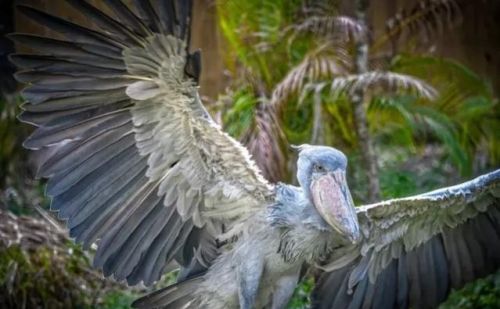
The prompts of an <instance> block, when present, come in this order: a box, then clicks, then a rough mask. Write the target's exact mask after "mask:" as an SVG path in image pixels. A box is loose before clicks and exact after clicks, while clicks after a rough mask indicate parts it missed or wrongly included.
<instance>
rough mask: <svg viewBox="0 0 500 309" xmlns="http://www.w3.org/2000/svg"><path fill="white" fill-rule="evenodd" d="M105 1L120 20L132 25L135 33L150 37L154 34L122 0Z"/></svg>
mask: <svg viewBox="0 0 500 309" xmlns="http://www.w3.org/2000/svg"><path fill="white" fill-rule="evenodd" d="M104 2H105V3H106V5H107V6H108V7H109V8H110V10H111V11H112V12H113V13H114V14H115V16H116V17H117V18H118V19H119V21H120V22H121V23H123V24H127V25H128V26H130V27H131V29H132V30H133V31H134V32H135V33H137V34H138V35H140V36H142V37H148V36H150V35H151V34H152V33H151V30H150V29H148V28H147V27H146V25H144V23H143V22H142V21H141V20H140V19H139V18H138V17H137V16H136V15H135V14H134V13H133V12H132V11H130V10H129V8H128V7H127V6H126V5H125V4H123V2H122V1H121V0H104Z"/></svg>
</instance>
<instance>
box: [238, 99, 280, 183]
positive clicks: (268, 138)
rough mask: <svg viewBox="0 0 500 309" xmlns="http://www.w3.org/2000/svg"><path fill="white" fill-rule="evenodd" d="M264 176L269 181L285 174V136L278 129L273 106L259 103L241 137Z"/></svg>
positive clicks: (276, 180)
mask: <svg viewBox="0 0 500 309" xmlns="http://www.w3.org/2000/svg"><path fill="white" fill-rule="evenodd" d="M242 142H243V144H244V145H245V146H246V147H247V148H248V150H249V151H250V153H251V154H252V157H253V159H254V160H255V161H256V163H257V165H258V166H259V168H260V169H261V170H262V172H263V174H264V176H265V177H266V178H267V179H268V180H269V181H271V182H278V181H284V180H285V179H286V176H287V166H286V162H287V161H288V160H287V158H286V152H285V151H284V149H285V137H284V134H283V132H282V131H281V129H280V126H279V124H278V120H277V117H276V112H275V108H274V106H272V105H271V104H269V103H260V104H259V105H258V107H257V109H256V114H255V118H254V125H253V127H252V128H251V130H249V131H247V133H246V134H245V136H244V137H243V138H242Z"/></svg>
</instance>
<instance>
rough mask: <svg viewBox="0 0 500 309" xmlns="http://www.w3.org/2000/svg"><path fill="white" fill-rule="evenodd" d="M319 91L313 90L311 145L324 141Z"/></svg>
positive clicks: (320, 143)
mask: <svg viewBox="0 0 500 309" xmlns="http://www.w3.org/2000/svg"><path fill="white" fill-rule="evenodd" d="M321 104H322V102H321V92H319V91H315V92H314V109H313V116H314V123H313V131H312V136H311V144H312V145H322V144H324V143H325V141H324V138H323V121H322V120H323V119H322V118H323V117H322V116H323V115H322V113H323V111H322V108H321Z"/></svg>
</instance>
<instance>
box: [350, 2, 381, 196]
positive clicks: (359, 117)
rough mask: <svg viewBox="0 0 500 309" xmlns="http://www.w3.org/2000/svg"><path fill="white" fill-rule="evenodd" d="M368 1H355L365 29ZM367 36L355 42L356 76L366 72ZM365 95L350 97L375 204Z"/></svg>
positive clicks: (374, 167)
mask: <svg viewBox="0 0 500 309" xmlns="http://www.w3.org/2000/svg"><path fill="white" fill-rule="evenodd" d="M368 4H369V0H357V1H356V18H357V20H358V22H359V23H360V24H361V25H363V26H364V27H365V28H367V27H366V11H367V9H368ZM368 47H369V45H368V35H361V36H360V37H359V39H358V42H356V59H355V61H356V71H357V73H358V74H360V73H365V72H367V71H368ZM364 101H365V93H364V91H363V90H362V89H359V90H358V91H356V93H354V95H353V96H352V103H353V107H354V120H355V126H356V133H357V135H358V139H359V146H360V148H361V152H362V156H363V161H364V162H363V163H364V165H365V168H366V170H367V176H368V201H369V202H375V201H377V200H379V199H380V183H379V177H378V166H377V158H376V156H375V153H374V150H373V140H372V138H371V136H370V132H369V130H368V121H367V118H366V110H365V106H364V104H363V103H364Z"/></svg>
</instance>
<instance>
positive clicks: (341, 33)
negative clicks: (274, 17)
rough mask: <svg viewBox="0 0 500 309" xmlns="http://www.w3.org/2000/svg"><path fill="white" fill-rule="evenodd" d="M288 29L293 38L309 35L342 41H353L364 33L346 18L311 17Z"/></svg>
mask: <svg viewBox="0 0 500 309" xmlns="http://www.w3.org/2000/svg"><path fill="white" fill-rule="evenodd" d="M289 29H290V30H292V31H293V33H294V35H293V36H296V35H298V34H305V33H309V34H312V35H314V36H316V37H321V38H327V39H335V40H342V41H347V40H349V39H355V38H358V37H360V36H361V35H363V34H365V33H366V29H365V27H363V26H362V25H361V24H360V23H359V22H357V21H356V20H355V19H354V18H351V17H348V16H318V15H313V16H310V17H307V18H306V19H305V20H303V21H302V22H301V23H298V24H295V25H292V26H291V27H290V28H289Z"/></svg>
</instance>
